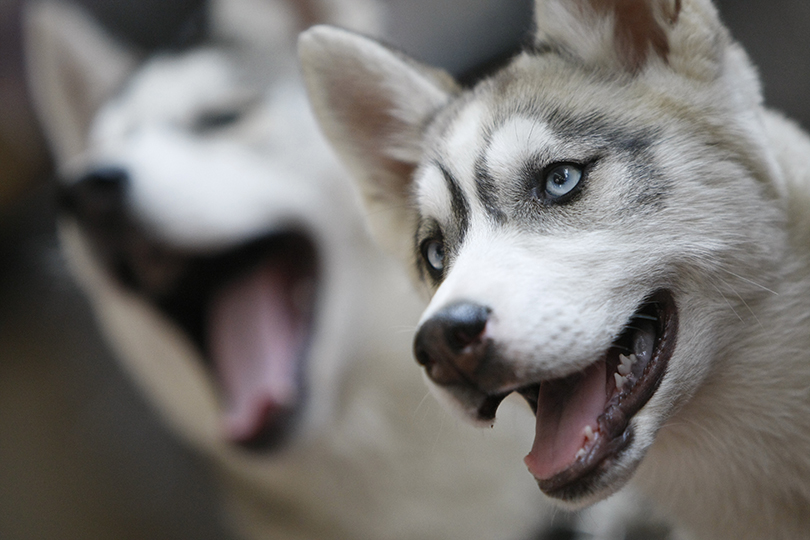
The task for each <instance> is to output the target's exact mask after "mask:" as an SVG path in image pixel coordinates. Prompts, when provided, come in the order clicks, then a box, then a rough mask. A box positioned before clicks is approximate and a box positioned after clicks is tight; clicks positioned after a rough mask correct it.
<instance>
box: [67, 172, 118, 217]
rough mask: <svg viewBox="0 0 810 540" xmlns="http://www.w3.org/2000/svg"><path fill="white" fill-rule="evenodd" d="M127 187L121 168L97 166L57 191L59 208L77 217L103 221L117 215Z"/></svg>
mask: <svg viewBox="0 0 810 540" xmlns="http://www.w3.org/2000/svg"><path fill="white" fill-rule="evenodd" d="M128 186H129V174H128V173H127V171H126V169H123V168H121V167H98V168H96V169H93V170H92V171H90V172H89V173H87V174H86V175H85V176H83V177H82V178H81V179H79V180H78V181H77V182H74V183H73V184H71V185H69V186H64V187H63V188H62V189H61V192H60V204H61V206H62V208H64V209H65V210H68V211H69V212H72V213H73V214H75V215H76V216H77V217H79V218H83V219H86V220H89V221H99V220H101V221H103V220H106V219H111V218H114V217H116V216H119V215H120V214H121V212H122V210H123V208H124V198H125V196H126V191H127V187H128Z"/></svg>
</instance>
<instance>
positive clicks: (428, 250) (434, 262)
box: [422, 240, 444, 273]
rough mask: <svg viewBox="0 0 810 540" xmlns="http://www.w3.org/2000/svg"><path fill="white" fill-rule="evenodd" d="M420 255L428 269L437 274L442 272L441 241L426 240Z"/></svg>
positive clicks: (442, 252) (442, 249) (442, 255)
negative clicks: (422, 256)
mask: <svg viewBox="0 0 810 540" xmlns="http://www.w3.org/2000/svg"><path fill="white" fill-rule="evenodd" d="M422 253H423V255H424V257H425V260H426V261H427V263H428V265H429V266H430V268H432V269H433V270H434V271H436V272H437V273H441V272H442V271H443V270H444V243H443V242H442V241H441V240H428V241H426V242H425V243H424V244H423V246H422Z"/></svg>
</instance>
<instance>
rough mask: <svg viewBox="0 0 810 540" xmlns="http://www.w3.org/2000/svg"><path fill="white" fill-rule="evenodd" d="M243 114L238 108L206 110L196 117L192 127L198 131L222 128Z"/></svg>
mask: <svg viewBox="0 0 810 540" xmlns="http://www.w3.org/2000/svg"><path fill="white" fill-rule="evenodd" d="M242 115H243V111H241V110H238V109H229V110H212V111H207V112H205V113H203V114H201V115H200V116H198V117H197V118H196V120H195V121H194V129H195V130H196V131H198V132H205V131H213V130H216V129H223V128H226V127H228V126H230V125H232V124H235V123H237V122H238V121H239V120H240V119H241V118H242Z"/></svg>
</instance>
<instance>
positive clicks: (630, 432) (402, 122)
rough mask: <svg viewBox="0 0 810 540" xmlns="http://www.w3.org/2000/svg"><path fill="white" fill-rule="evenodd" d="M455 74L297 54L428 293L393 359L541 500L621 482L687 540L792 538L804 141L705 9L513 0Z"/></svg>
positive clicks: (315, 51) (807, 227)
mask: <svg viewBox="0 0 810 540" xmlns="http://www.w3.org/2000/svg"><path fill="white" fill-rule="evenodd" d="M535 25H536V30H535V32H534V34H533V36H532V40H531V43H530V44H529V45H528V46H527V47H526V48H525V50H524V51H522V52H521V53H520V54H518V55H517V56H516V57H515V58H513V59H512V60H511V62H510V63H508V64H507V65H506V66H505V67H504V68H503V69H501V70H500V71H498V72H497V73H496V74H494V75H492V76H491V77H489V78H486V79H485V80H483V81H481V82H479V83H477V84H476V85H474V86H473V87H472V88H462V87H460V86H459V85H458V84H457V83H456V82H455V81H454V80H453V79H452V78H451V77H450V76H448V75H447V74H446V73H444V72H442V71H440V70H437V69H434V68H431V67H427V66H424V65H421V64H419V63H417V62H416V61H413V60H411V59H409V58H407V57H406V56H405V55H403V54H401V53H399V52H396V51H393V50H390V49H389V48H387V47H385V46H382V45H380V44H378V43H376V42H375V41H373V40H370V39H367V38H364V37H361V36H358V35H356V34H354V33H351V32H348V31H344V30H340V29H336V28H330V27H316V28H313V29H311V30H309V31H307V32H306V33H304V34H303V36H302V37H301V39H300V41H299V43H300V45H299V54H300V58H301V60H302V63H303V67H304V74H305V75H304V76H305V79H306V81H307V84H308V89H309V92H310V97H311V99H312V101H313V104H314V108H315V110H316V115H317V116H318V118H319V120H320V123H321V125H322V128H323V130H324V132H325V133H326V134H327V136H328V137H329V138H330V139H331V142H332V143H333V146H334V147H335V148H336V149H337V150H338V152H339V154H340V155H341V157H342V159H343V161H344V162H345V163H346V165H347V166H349V167H350V168H351V170H352V172H353V173H354V175H355V176H356V178H357V180H358V183H359V185H360V186H361V190H362V193H363V195H364V199H365V204H366V205H367V212H368V214H369V216H370V218H371V226H372V227H373V229H374V231H375V236H376V237H377V238H378V239H379V240H381V241H382V242H383V243H384V244H385V245H387V247H388V248H389V249H390V250H391V251H392V252H394V253H397V254H399V255H400V256H401V258H402V259H403V260H404V262H405V263H406V265H407V266H408V267H409V268H410V269H411V270H412V273H413V274H414V275H415V277H416V278H417V281H418V282H419V283H421V284H422V285H423V287H424V289H425V290H426V291H427V293H428V296H430V297H431V300H430V303H429V305H428V307H427V309H426V310H425V311H424V313H423V315H422V318H421V320H420V323H419V325H418V330H417V333H416V336H415V339H414V345H413V348H414V354H415V356H416V359H417V361H418V362H419V364H421V365H422V366H424V369H425V372H426V374H427V376H428V377H429V379H431V380H432V382H433V383H435V385H434V389H435V393H436V394H437V395H438V396H439V397H440V399H441V400H442V401H444V402H445V403H447V404H449V405H450V406H451V407H452V408H453V409H456V410H457V411H460V412H461V413H462V414H463V415H464V416H465V417H467V418H469V419H471V420H473V421H474V422H475V423H478V424H483V425H487V426H488V425H490V424H492V422H493V421H494V419H495V416H496V411H497V410H498V408H499V404H500V403H501V401H502V400H503V399H504V397H506V396H508V395H510V394H512V393H518V394H520V395H522V396H523V397H524V398H525V399H526V400H527V401H528V403H529V405H530V406H531V408H532V409H533V410H534V412H535V416H536V426H535V439H534V443H533V445H532V446H531V450H530V452H529V454H528V456H527V457H526V459H525V463H526V465H527V466H528V469H529V471H530V472H531V474H532V475H533V476H534V477H535V479H536V480H537V482H538V484H539V486H540V489H541V490H542V491H543V492H545V493H546V494H548V495H550V496H551V497H553V498H556V499H558V500H560V501H562V502H563V504H564V505H567V506H568V507H583V506H585V505H588V504H590V503H593V502H594V501H598V500H600V499H603V498H605V497H607V496H608V495H610V494H612V493H614V492H616V491H617V490H619V489H620V488H622V487H623V486H624V485H625V484H627V483H628V482H632V484H634V485H635V486H637V487H639V488H640V489H641V490H642V491H643V492H644V493H647V494H649V495H650V496H651V498H652V499H654V500H655V501H657V502H658V503H659V506H660V507H661V508H662V509H664V510H665V511H666V512H668V513H669V514H671V515H672V516H673V517H674V518H675V519H676V520H677V521H678V522H679V523H681V524H683V525H684V527H685V528H686V529H687V530H688V531H690V532H691V534H693V535H694V536H695V537H697V538H702V539H712V540H718V539H737V540H739V539H743V538H757V539H765V538H767V539H798V538H807V535H808V531H810V414H808V413H810V390H809V389H810V140H808V138H807V137H806V135H805V134H804V133H802V132H801V131H800V130H799V129H798V128H797V127H796V126H795V125H794V124H793V123H791V122H790V121H788V120H786V119H784V118H783V117H781V116H780V115H778V114H776V113H774V112H771V111H769V110H767V109H766V108H764V106H763V105H762V102H761V93H760V88H759V83H758V79H757V75H756V72H755V70H754V68H753V67H752V66H751V64H750V62H749V60H748V59H747V57H746V55H745V53H744V51H743V50H742V49H741V47H740V46H739V45H738V44H737V43H735V42H734V41H733V40H732V38H731V37H730V35H729V33H728V31H727V29H726V28H725V27H724V26H723V25H722V24H721V22H720V20H719V17H718V14H717V11H716V9H715V7H714V6H713V5H712V4H711V3H710V1H709V0H635V1H632V0H631V1H622V0H537V2H536V3H535Z"/></svg>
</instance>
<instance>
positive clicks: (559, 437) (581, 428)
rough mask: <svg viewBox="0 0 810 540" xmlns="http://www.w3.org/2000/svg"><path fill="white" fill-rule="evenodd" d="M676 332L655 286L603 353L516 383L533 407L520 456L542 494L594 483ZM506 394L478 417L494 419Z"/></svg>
mask: <svg viewBox="0 0 810 540" xmlns="http://www.w3.org/2000/svg"><path fill="white" fill-rule="evenodd" d="M677 332H678V312H677V307H676V305H675V301H674V299H673V297H672V294H671V293H670V292H669V291H667V290H660V291H658V292H656V293H654V294H653V295H651V296H650V297H649V298H648V299H647V301H645V302H644V303H643V304H642V305H641V307H640V308H639V309H638V311H636V313H635V314H634V315H633V316H632V317H631V318H630V320H629V321H628V322H627V324H626V325H625V330H624V331H623V332H622V334H621V335H620V336H619V337H618V338H617V339H616V340H615V341H614V342H613V344H612V346H611V347H610V348H609V349H608V350H607V351H606V352H605V354H604V355H603V357H602V358H600V359H599V360H597V361H596V362H594V363H593V364H591V365H590V366H588V367H587V368H586V369H584V370H582V371H579V372H577V373H574V374H572V375H569V376H567V377H563V378H559V379H554V380H544V381H540V382H536V383H532V384H528V385H526V386H524V387H522V388H520V389H518V390H517V392H518V393H520V394H521V395H522V396H523V397H524V398H525V399H526V401H527V402H528V403H529V405H530V406H531V408H532V410H533V411H534V413H535V417H536V428H535V429H536V431H535V440H534V444H533V445H532V449H531V451H530V452H529V455H528V456H526V459H525V462H526V465H527V467H528V468H529V471H530V472H531V473H532V474H533V475H534V477H535V478H536V479H537V482H538V485H539V486H540V489H541V490H542V491H543V492H544V493H546V494H547V495H549V496H552V497H555V498H559V499H562V500H569V501H575V500H577V499H580V498H582V497H583V496H585V495H587V494H589V493H592V492H594V491H595V490H596V489H598V487H599V485H600V481H601V479H602V478H604V476H605V475H606V473H607V472H608V471H609V470H610V469H611V468H612V466H613V465H614V464H616V462H617V461H618V460H619V459H620V458H621V456H622V454H623V452H624V451H625V450H626V449H627V448H628V447H629V446H630V445H631V444H632V442H633V439H634V432H633V426H632V424H631V423H630V421H631V420H632V418H633V417H634V416H635V415H636V413H638V412H639V411H640V410H641V408H642V407H644V405H645V404H646V403H647V402H648V401H649V400H650V398H651V397H652V396H653V395H654V394H655V392H656V391H657V390H658V388H659V386H660V384H661V380H662V379H663V377H664V374H665V373H666V369H667V364H668V362H669V359H670V357H671V356H672V352H673V350H674V348H675V343H676V338H677ZM505 397H506V395H500V396H490V397H488V398H486V399H484V400H483V401H482V403H481V406H480V409H479V411H478V414H479V417H480V418H482V419H486V418H494V416H495V412H496V410H497V408H498V405H499V404H500V402H501V401H502V400H503V399H504V398H505Z"/></svg>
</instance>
